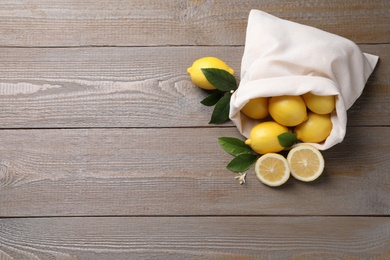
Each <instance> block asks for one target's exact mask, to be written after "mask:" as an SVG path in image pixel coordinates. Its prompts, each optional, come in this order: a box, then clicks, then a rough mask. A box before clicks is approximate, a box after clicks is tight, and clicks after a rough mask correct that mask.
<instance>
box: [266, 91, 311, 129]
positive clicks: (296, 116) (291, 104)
mask: <svg viewBox="0 0 390 260" xmlns="http://www.w3.org/2000/svg"><path fill="white" fill-rule="evenodd" d="M268 109H269V113H270V115H271V116H272V118H273V119H274V120H275V121H276V122H278V123H279V124H281V125H284V126H296V125H299V124H300V123H302V122H303V121H304V120H305V119H306V116H307V113H306V104H305V102H304V101H303V99H302V98H301V97H300V96H275V97H271V98H270V100H269V105H268Z"/></svg>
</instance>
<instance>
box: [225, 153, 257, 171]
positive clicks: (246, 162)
mask: <svg viewBox="0 0 390 260" xmlns="http://www.w3.org/2000/svg"><path fill="white" fill-rule="evenodd" d="M256 160H257V155H255V154H241V155H239V156H237V157H235V158H234V159H233V160H231V161H230V163H229V164H228V165H227V166H226V168H227V169H228V170H230V171H232V172H244V171H246V170H248V169H249V168H250V167H251V166H252V165H253V164H254V163H255V162H256Z"/></svg>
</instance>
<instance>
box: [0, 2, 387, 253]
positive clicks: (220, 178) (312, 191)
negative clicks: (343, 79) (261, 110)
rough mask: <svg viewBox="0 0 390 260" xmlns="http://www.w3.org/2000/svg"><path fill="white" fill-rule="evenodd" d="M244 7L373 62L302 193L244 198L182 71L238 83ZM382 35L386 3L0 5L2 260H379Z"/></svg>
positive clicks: (251, 180)
mask: <svg viewBox="0 0 390 260" xmlns="http://www.w3.org/2000/svg"><path fill="white" fill-rule="evenodd" d="M251 9H260V10H263V11H266V12H269V13H271V14H273V15H276V16H279V17H281V18H285V19H289V20H292V21H296V22H300V23H303V24H306V25H309V26H314V27H317V28H320V29H323V30H326V31H329V32H332V33H335V34H338V35H341V36H344V37H347V38H349V39H351V40H353V41H354V42H356V43H357V44H358V45H359V47H360V48H361V49H362V50H363V51H365V52H368V53H371V54H375V55H378V56H380V61H379V63H378V66H377V67H376V69H375V71H374V73H373V74H372V76H371V77H370V79H369V80H368V82H367V85H366V87H365V89H364V92H363V94H362V96H361V97H360V98H359V99H358V101H357V102H356V103H355V104H354V106H353V107H352V108H351V109H350V110H349V111H348V128H347V135H346V138H345V140H344V141H343V142H342V143H341V144H339V145H337V146H335V147H333V148H332V149H330V150H327V151H324V152H323V154H324V157H325V161H326V169H325V172H324V174H323V176H321V178H320V179H319V180H317V181H315V182H314V183H310V184H305V183H301V182H299V181H296V180H294V179H290V180H289V181H288V182H287V183H286V184H285V185H284V186H282V187H280V188H276V189H275V188H270V187H267V186H265V185H263V184H261V183H260V182H259V181H257V180H256V178H255V176H254V173H253V171H252V170H250V171H248V177H247V183H246V184H245V185H242V186H240V185H239V184H238V182H237V181H235V180H234V177H235V174H234V173H232V172H230V171H228V170H226V169H225V166H226V164H227V163H228V162H229V161H230V160H231V156H230V155H228V154H226V153H225V152H224V151H223V150H222V149H221V148H220V147H219V145H218V142H217V138H218V137H220V136H234V137H238V138H239V137H240V134H239V133H238V131H237V129H236V128H235V127H234V126H233V124H231V123H225V124H223V125H219V126H215V125H208V121H209V118H210V115H211V111H212V109H211V108H208V107H204V106H202V105H201V104H200V103H199V101H200V100H201V99H202V98H204V97H205V93H204V92H203V91H201V90H200V89H198V88H197V87H194V85H193V84H192V83H191V81H190V79H189V76H188V75H187V73H186V68H187V67H189V66H190V65H191V64H192V62H193V61H194V60H196V59H198V58H200V57H203V56H216V57H219V58H221V59H223V60H225V61H226V62H227V63H228V64H229V65H230V66H231V67H233V68H234V69H235V71H236V75H239V72H240V64H241V57H242V53H243V50H244V42H245V29H246V23H247V18H248V14H249V11H250V10H251ZM389 24H390V2H389V1H387V0H374V1H372V0H359V1H355V0H344V1H339V0H335V1H314V0H295V1H275V0H258V1H254V0H253V1H245V2H243V3H240V4H238V2H237V1H201V0H187V1H185V0H169V1H150V0H143V1H135V0H134V1H124V0H118V1H108V0H102V1H97V0H78V1H72V0H62V1H61V0H35V1H28V0H21V1H14V0H12V1H11V0H2V1H0V35H1V37H0V259H1V260H5V259H7V260H8V259H66V260H67V259H389V258H390V218H389V214H390V199H389V198H390V175H389V173H390V170H389V169H390V160H389V159H390V156H389V151H390V139H389V136H390V128H389V126H390V106H389V104H388V102H389V100H390V85H389V82H390V69H389V65H390V26H389ZM237 78H238V76H237ZM238 79H239V78H238Z"/></svg>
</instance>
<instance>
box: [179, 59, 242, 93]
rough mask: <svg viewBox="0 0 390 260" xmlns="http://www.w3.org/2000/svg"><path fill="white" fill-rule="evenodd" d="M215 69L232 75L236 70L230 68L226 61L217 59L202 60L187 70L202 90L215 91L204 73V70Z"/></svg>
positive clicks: (195, 62)
mask: <svg viewBox="0 0 390 260" xmlns="http://www.w3.org/2000/svg"><path fill="white" fill-rule="evenodd" d="M207 68H214V69H221V70H226V71H227V72H229V73H230V74H232V75H233V74H234V70H233V69H232V68H230V67H229V66H228V65H227V64H226V63H225V62H224V61H222V60H220V59H218V58H215V57H204V58H200V59H198V60H196V61H194V63H193V64H192V66H191V67H189V68H188V69H187V72H188V74H190V76H191V80H192V82H193V83H194V84H195V85H197V86H198V87H200V88H203V89H207V90H213V89H215V87H214V86H213V85H212V84H211V83H210V82H209V81H208V80H207V79H206V77H205V75H204V74H203V72H202V69H207Z"/></svg>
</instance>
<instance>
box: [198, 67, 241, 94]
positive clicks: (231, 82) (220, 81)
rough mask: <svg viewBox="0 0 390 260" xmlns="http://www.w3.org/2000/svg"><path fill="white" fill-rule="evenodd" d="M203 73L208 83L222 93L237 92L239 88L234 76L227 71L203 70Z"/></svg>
mask: <svg viewBox="0 0 390 260" xmlns="http://www.w3.org/2000/svg"><path fill="white" fill-rule="evenodd" d="M202 72H203V74H204V76H205V77H206V79H207V80H208V82H210V84H211V85H213V86H214V87H216V88H217V89H219V90H221V91H231V90H236V89H237V87H238V86H237V81H236V79H235V78H234V76H233V75H232V74H230V73H229V72H227V71H226V70H221V69H216V68H202Z"/></svg>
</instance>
